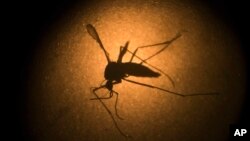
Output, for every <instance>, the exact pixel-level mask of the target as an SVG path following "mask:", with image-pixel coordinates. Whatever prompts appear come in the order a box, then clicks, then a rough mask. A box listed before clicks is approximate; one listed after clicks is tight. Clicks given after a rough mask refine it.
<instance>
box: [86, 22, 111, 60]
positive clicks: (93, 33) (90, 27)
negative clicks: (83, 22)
mask: <svg viewBox="0 0 250 141" xmlns="http://www.w3.org/2000/svg"><path fill="white" fill-rule="evenodd" d="M86 28H87V31H88V33H89V35H90V36H91V37H92V38H93V39H95V40H96V41H97V42H98V44H99V45H100V47H101V48H102V50H103V51H104V53H105V56H106V58H107V61H108V62H110V59H109V54H108V52H107V51H106V50H105V48H104V46H103V44H102V41H101V39H100V37H99V35H98V33H97V31H96V29H95V27H94V26H93V25H91V24H87V26H86Z"/></svg>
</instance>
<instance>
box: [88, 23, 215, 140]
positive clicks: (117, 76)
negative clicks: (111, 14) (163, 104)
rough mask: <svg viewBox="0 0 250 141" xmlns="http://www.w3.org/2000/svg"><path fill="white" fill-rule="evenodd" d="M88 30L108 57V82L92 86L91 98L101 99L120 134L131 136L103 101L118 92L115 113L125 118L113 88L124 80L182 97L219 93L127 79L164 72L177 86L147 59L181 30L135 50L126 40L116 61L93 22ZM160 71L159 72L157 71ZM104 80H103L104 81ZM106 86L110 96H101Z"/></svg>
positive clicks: (172, 40) (171, 40) (152, 75)
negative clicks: (143, 52)
mask: <svg viewBox="0 0 250 141" xmlns="http://www.w3.org/2000/svg"><path fill="white" fill-rule="evenodd" d="M86 28H87V31H88V33H89V35H90V36H91V37H92V38H93V39H95V40H96V41H97V43H98V44H99V45H100V47H101V49H102V50H103V52H104V54H105V56H106V59H107V62H108V64H107V66H106V68H105V71H104V77H105V80H104V81H106V83H105V84H101V85H100V86H99V87H93V88H92V92H93V94H94V95H95V96H96V98H92V99H91V100H99V101H100V103H101V104H102V105H103V107H104V108H105V109H106V111H107V112H108V114H109V115H110V116H111V118H112V120H113V122H114V124H115V127H116V128H117V130H118V131H119V132H120V134H121V135H122V136H124V137H130V136H129V135H127V134H125V133H124V132H123V131H122V130H121V129H120V128H119V126H118V124H117V122H116V120H115V117H114V115H113V114H112V112H111V111H110V110H109V108H108V107H107V106H106V105H105V103H104V102H103V101H102V100H103V99H110V98H112V97H113V94H116V101H115V114H116V116H117V117H118V118H119V119H121V120H123V118H121V116H120V115H119V114H118V112H117V103H118V96H119V93H118V92H116V91H114V90H113V86H114V85H116V84H119V83H121V82H122V80H124V81H127V82H130V83H133V84H137V85H141V86H145V87H149V88H153V89H158V90H161V91H164V92H167V93H169V94H174V95H177V96H182V97H186V96H198V95H217V94H218V93H192V94H184V93H177V92H173V91H169V90H167V89H163V88H160V87H156V86H153V85H150V84H145V83H141V82H137V81H133V80H130V79H127V78H128V77H129V76H136V77H159V76H160V75H161V74H160V73H162V74H164V75H165V76H166V77H168V79H169V80H170V82H171V83H172V85H173V86H175V84H174V81H173V80H172V78H171V77H170V76H169V75H167V74H166V73H164V72H163V71H162V70H160V69H158V68H157V67H155V66H153V65H151V64H149V63H148V62H147V60H149V59H151V58H153V57H154V56H156V55H158V54H159V53H161V52H162V51H164V50H165V49H166V48H167V47H168V46H169V45H170V44H171V43H172V42H174V41H175V40H177V39H178V38H179V37H181V36H182V34H181V32H179V33H177V34H176V36H175V37H173V38H172V39H170V40H168V41H165V42H162V43H157V44H152V45H146V46H140V47H137V48H136V49H135V51H134V52H132V51H130V50H128V45H129V41H127V42H126V44H125V46H121V47H120V53H119V55H118V59H117V61H116V62H114V61H111V60H110V58H109V53H108V52H107V51H106V49H105V48H104V46H103V44H102V41H101V39H100V37H99V35H98V33H97V31H96V29H95V27H94V26H93V25H91V24H87V25H86ZM159 45H165V46H163V47H162V48H161V49H160V50H159V51H157V52H156V53H154V54H153V55H151V56H149V57H148V58H146V59H142V58H141V57H139V56H137V55H136V53H137V51H138V50H139V49H142V48H146V47H153V46H159ZM127 52H128V53H130V54H132V57H131V58H130V61H129V62H122V58H123V56H124V55H125V54H126V53H127ZM133 58H137V59H139V60H140V61H141V62H140V63H134V62H132V61H133ZM143 64H147V65H148V66H150V67H152V68H153V69H155V70H156V71H153V70H152V69H150V68H149V67H147V66H145V65H143ZM157 71H158V72H157ZM104 81H103V82H104ZM103 88H106V89H108V90H109V96H108V97H99V96H98V95H97V93H96V92H97V91H98V90H100V89H103Z"/></svg>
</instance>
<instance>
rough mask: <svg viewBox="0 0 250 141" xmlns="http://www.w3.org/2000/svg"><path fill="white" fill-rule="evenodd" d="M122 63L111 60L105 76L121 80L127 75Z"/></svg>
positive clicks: (107, 78) (109, 78) (108, 78)
mask: <svg viewBox="0 0 250 141" xmlns="http://www.w3.org/2000/svg"><path fill="white" fill-rule="evenodd" d="M122 66H123V65H122V63H116V62H110V63H108V65H107V66H106V68H105V71H104V77H105V79H106V80H115V81H118V82H119V81H121V79H122V78H123V77H125V73H124V70H123V68H122Z"/></svg>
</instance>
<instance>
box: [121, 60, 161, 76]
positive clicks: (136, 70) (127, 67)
mask: <svg viewBox="0 0 250 141" xmlns="http://www.w3.org/2000/svg"><path fill="white" fill-rule="evenodd" d="M122 68H123V70H124V72H125V73H126V74H128V75H132V76H138V77H159V76H160V75H161V74H160V73H158V72H155V71H153V70H151V69H149V68H148V67H146V66H143V65H141V64H137V63H131V62H127V63H122Z"/></svg>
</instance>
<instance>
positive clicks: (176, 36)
mask: <svg viewBox="0 0 250 141" xmlns="http://www.w3.org/2000/svg"><path fill="white" fill-rule="evenodd" d="M181 36H182V35H181V33H180V32H179V33H177V34H176V35H175V37H173V38H172V39H171V40H169V41H165V42H162V43H157V44H152V45H145V46H140V47H137V48H136V49H135V51H134V52H133V54H132V57H131V59H130V62H132V60H133V58H134V56H135V55H136V53H137V51H138V50H139V49H142V48H148V47H154V46H160V45H165V46H164V47H163V48H161V49H160V50H159V51H157V52H156V53H154V54H153V55H151V56H149V57H148V58H146V59H143V60H141V61H142V62H141V64H142V63H145V62H146V61H147V60H149V59H151V58H153V57H154V56H156V55H158V54H160V53H161V52H162V51H164V50H165V49H166V48H167V47H168V46H169V45H170V44H171V43H172V42H174V41H175V40H177V39H178V38H179V37H181Z"/></svg>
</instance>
